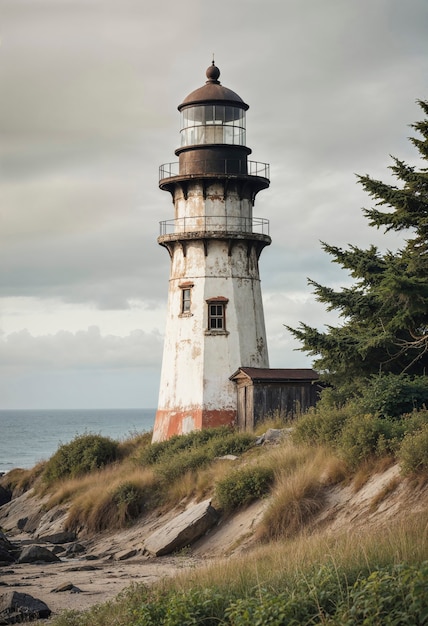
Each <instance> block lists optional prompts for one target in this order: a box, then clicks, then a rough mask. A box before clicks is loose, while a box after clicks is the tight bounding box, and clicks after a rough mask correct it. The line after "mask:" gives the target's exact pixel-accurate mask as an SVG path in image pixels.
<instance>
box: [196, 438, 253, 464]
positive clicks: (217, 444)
mask: <svg viewBox="0 0 428 626" xmlns="http://www.w3.org/2000/svg"><path fill="white" fill-rule="evenodd" d="M255 440H256V437H255V436H254V435H252V434H251V433H236V432H229V433H227V434H226V435H225V436H223V437H216V438H213V439H211V441H209V442H208V443H207V451H208V453H209V455H210V457H211V458H215V457H218V456H224V455H226V454H242V453H243V452H245V451H246V450H248V449H249V448H251V447H252V446H253V445H254V442H255Z"/></svg>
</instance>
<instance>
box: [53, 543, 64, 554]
mask: <svg viewBox="0 0 428 626" xmlns="http://www.w3.org/2000/svg"><path fill="white" fill-rule="evenodd" d="M51 552H53V554H63V553H64V552H65V548H64V546H57V545H55V546H54V547H53V548H52V550H51Z"/></svg>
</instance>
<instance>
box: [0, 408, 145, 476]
mask: <svg viewBox="0 0 428 626" xmlns="http://www.w3.org/2000/svg"><path fill="white" fill-rule="evenodd" d="M155 413H156V409H78V410H74V409H67V410H65V409H64V410H48V409H46V410H29V411H26V410H11V411H6V410H0V472H8V471H9V470H11V469H14V468H15V467H22V468H24V469H28V468H31V467H33V466H34V465H36V463H38V462H39V461H42V460H45V459H48V458H49V457H50V456H52V454H53V453H54V452H56V450H57V449H58V446H60V445H61V444H63V443H68V442H69V441H71V440H72V439H74V437H75V436H76V435H82V434H84V433H95V434H97V435H98V434H99V435H104V436H106V437H111V438H112V439H117V440H122V439H127V438H128V437H130V436H132V434H133V433H136V432H138V433H141V432H147V431H150V430H152V429H153V425H154V420H155Z"/></svg>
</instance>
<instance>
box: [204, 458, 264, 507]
mask: <svg viewBox="0 0 428 626" xmlns="http://www.w3.org/2000/svg"><path fill="white" fill-rule="evenodd" d="M273 481H274V471H273V469H272V468H270V467H263V466H262V465H251V466H246V467H242V468H239V469H236V470H234V471H233V472H231V473H230V474H228V476H226V477H225V478H223V479H222V480H219V481H218V483H217V484H216V486H215V497H216V501H217V502H218V504H219V506H220V507H221V508H222V509H224V510H225V511H232V510H233V509H236V508H238V507H240V506H243V505H244V504H249V503H250V502H251V501H252V500H257V499H258V498H262V497H263V496H264V495H266V494H267V493H268V492H269V489H270V487H271V485H272V483H273Z"/></svg>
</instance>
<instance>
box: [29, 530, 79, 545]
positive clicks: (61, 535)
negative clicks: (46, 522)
mask: <svg viewBox="0 0 428 626" xmlns="http://www.w3.org/2000/svg"><path fill="white" fill-rule="evenodd" d="M37 541H44V542H46V543H53V544H55V545H57V544H61V543H70V542H72V541H76V533H74V532H69V531H66V530H63V531H61V532H58V533H53V534H52V535H43V536H39V537H38V538H37Z"/></svg>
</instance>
